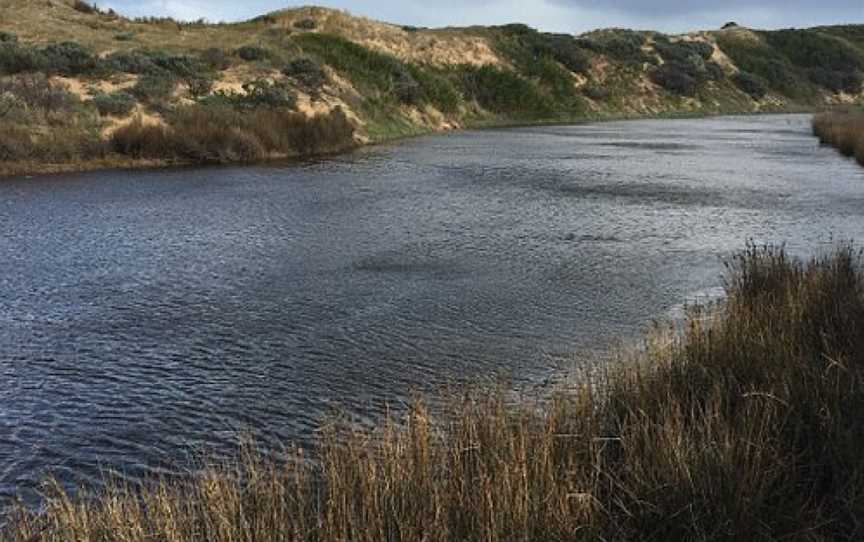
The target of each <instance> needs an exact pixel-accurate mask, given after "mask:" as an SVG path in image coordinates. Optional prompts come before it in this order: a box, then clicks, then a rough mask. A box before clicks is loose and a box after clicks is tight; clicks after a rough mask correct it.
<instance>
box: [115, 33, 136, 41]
mask: <svg viewBox="0 0 864 542" xmlns="http://www.w3.org/2000/svg"><path fill="white" fill-rule="evenodd" d="M134 39H135V33H134V32H118V33H117V34H114V40H115V41H132V40H134Z"/></svg>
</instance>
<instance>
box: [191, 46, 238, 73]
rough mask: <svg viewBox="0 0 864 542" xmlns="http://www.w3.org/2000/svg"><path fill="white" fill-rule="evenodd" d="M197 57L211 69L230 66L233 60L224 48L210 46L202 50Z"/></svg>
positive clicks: (222, 68)
mask: <svg viewBox="0 0 864 542" xmlns="http://www.w3.org/2000/svg"><path fill="white" fill-rule="evenodd" d="M199 58H200V59H201V62H202V63H204V65H206V66H207V67H208V68H210V69H211V70H216V71H224V70H227V69H228V68H230V67H231V65H232V64H233V61H232V59H231V55H230V54H228V52H227V51H225V50H224V49H218V48H216V47H211V48H210V49H206V50H205V51H202V52H201V54H200V56H199Z"/></svg>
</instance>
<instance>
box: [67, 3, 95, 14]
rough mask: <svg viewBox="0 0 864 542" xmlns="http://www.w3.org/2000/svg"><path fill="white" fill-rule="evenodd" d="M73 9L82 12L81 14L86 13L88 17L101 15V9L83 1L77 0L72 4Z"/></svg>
mask: <svg viewBox="0 0 864 542" xmlns="http://www.w3.org/2000/svg"><path fill="white" fill-rule="evenodd" d="M72 9H74V10H75V11H80V12H81V13H86V14H88V15H94V14H98V13H99V8H98V7H96V5H95V4H91V3H89V2H84V1H83V0H75V1H74V2H72Z"/></svg>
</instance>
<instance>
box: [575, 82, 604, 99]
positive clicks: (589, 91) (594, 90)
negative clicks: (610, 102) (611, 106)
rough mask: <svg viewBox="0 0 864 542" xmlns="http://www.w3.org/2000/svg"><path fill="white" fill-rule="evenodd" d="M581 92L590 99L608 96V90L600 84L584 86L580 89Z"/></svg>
mask: <svg viewBox="0 0 864 542" xmlns="http://www.w3.org/2000/svg"><path fill="white" fill-rule="evenodd" d="M582 94H584V95H585V96H587V97H589V98H591V99H592V100H605V99H606V98H608V97H609V90H607V89H606V88H603V87H601V86H596V85H592V86H586V87H584V88H583V89H582Z"/></svg>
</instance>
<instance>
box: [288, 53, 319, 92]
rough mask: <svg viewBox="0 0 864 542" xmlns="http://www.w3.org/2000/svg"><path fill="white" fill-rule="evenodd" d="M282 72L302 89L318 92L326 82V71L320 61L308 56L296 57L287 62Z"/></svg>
mask: <svg viewBox="0 0 864 542" xmlns="http://www.w3.org/2000/svg"><path fill="white" fill-rule="evenodd" d="M282 73H283V74H284V75H287V76H288V77H292V78H294V79H295V80H296V81H297V82H298V83H299V84H300V86H301V87H303V89H304V90H307V91H312V92H313V93H316V94H317V93H318V92H319V91H320V89H321V87H323V86H324V84H325V83H326V82H327V72H325V71H324V67H323V66H322V65H321V63H320V62H318V61H316V60H314V59H312V58H308V57H303V58H297V59H294V60H292V61H291V62H289V63H288V64H287V65H286V66H285V67H284V68H283V69H282Z"/></svg>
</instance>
